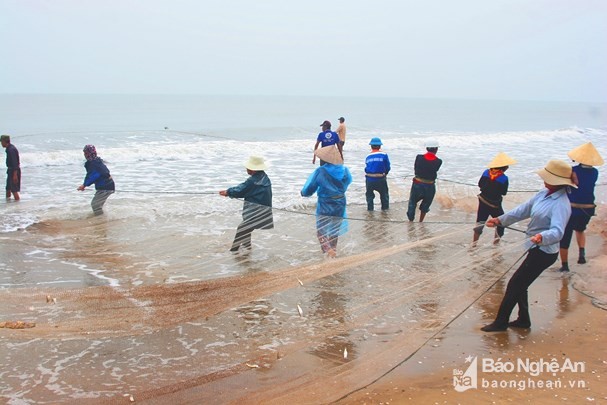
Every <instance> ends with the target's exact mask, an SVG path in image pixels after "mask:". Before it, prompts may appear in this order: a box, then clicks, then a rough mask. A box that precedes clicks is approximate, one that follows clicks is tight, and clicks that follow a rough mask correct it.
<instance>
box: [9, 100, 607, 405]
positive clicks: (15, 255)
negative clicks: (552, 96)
mask: <svg viewBox="0 0 607 405" xmlns="http://www.w3.org/2000/svg"><path fill="white" fill-rule="evenodd" d="M606 114H607V108H606V106H605V105H589V104H575V103H573V104H571V103H541V102H504V101H460V100H404V99H363V98H359V99H352V98H330V97H326V98H323V97H319V98H312V97H308V98H302V97H202V96H127V95H122V96H109V95H104V96H93V95H79V96H75V95H71V96H31V95H27V96H26V95H20V96H6V95H4V96H0V122H1V123H2V125H3V128H2V132H3V133H8V134H10V135H11V136H12V140H13V143H14V144H15V146H16V147H17V148H18V149H19V151H20V154H21V162H22V170H23V184H22V190H21V196H22V201H20V202H18V203H16V202H12V201H11V202H7V201H5V200H4V199H1V200H0V293H1V294H0V320H23V321H27V322H33V323H36V327H35V328H34V329H31V330H24V331H10V330H6V329H2V331H3V336H4V337H5V344H4V345H3V347H4V348H5V350H4V351H2V352H1V353H0V354H1V356H2V358H3V360H4V364H5V365H6V366H5V369H6V370H7V372H6V373H5V374H4V376H3V378H2V383H3V384H0V394H1V395H2V396H3V398H7V400H8V401H9V402H10V403H22V402H28V401H29V402H31V401H34V402H35V401H40V399H41V398H43V399H44V400H46V401H49V402H53V403H61V402H73V400H74V398H87V399H88V398H104V399H108V398H114V399H115V398H117V397H122V396H123V395H125V394H126V396H128V395H129V393H135V394H134V395H135V399H136V400H137V399H139V395H140V394H142V395H145V394H146V393H148V394H149V393H150V392H151V393H152V395H153V393H154V392H157V393H159V394H160V393H161V392H160V391H156V390H157V389H159V388H167V387H168V388H170V389H171V391H170V392H173V390H172V389H173V388H177V389H184V388H186V389H187V387H188V386H189V385H187V384H188V383H191V382H198V384H200V385H201V389H200V390H198V391H197V393H198V394H196V395H200V396H201V398H204V396H205V395H207V394H208V395H212V396H213V397H212V398H211V399H210V400H209V401H207V402H212V401H213V400H217V396H216V393H217V392H218V390H217V389H216V388H217V387H218V386H221V384H222V380H223V378H224V376H226V375H228V376H229V375H232V374H233V373H234V372H238V370H242V369H243V368H245V367H246V366H245V365H249V364H251V365H252V366H255V365H257V366H259V367H260V368H262V369H263V374H260V375H263V376H264V377H261V378H259V379H256V380H255V381H256V383H254V384H253V385H252V387H251V389H250V390H246V389H243V390H232V392H234V393H236V392H247V395H250V394H251V393H254V392H255V391H256V390H257V389H259V387H260V386H259V385H258V384H262V385H263V381H266V382H267V384H268V385H270V384H271V385H272V386H277V387H282V386H284V387H287V386H292V384H293V383H294V382H293V381H294V380H297V379H299V380H298V381H301V380H303V381H308V380H309V379H310V378H312V376H317V378H320V379H324V380H327V376H333V375H335V374H331V373H336V372H337V373H339V374H340V375H343V372H344V370H346V369H345V368H342V367H341V366H342V365H345V363H346V362H350V361H351V360H357V361H354V362H352V363H350V364H349V365H348V370H349V369H350V368H349V367H352V369H351V371H352V372H353V374H352V375H356V376H357V378H359V377H360V376H361V375H363V374H364V373H361V372H358V370H357V369H356V368H355V367H362V368H365V369H367V368H368V367H369V366H368V365H369V364H371V363H374V364H380V363H383V364H385V365H387V366H385V367H390V368H391V367H392V364H393V363H394V362H395V361H396V362H398V361H399V360H402V361H404V360H403V359H406V358H408V357H410V354H411V353H414V352H415V350H416V349H418V348H419V347H420V346H421V345H423V344H425V343H427V342H428V340H429V339H430V338H431V337H433V336H437V335H436V333H437V332H438V330H439V328H442V327H443V326H444V325H445V324H447V323H449V322H450V321H452V320H453V319H454V318H455V317H457V316H458V315H459V314H461V313H462V312H463V311H464V310H465V309H466V308H467V307H469V306H470V303H472V302H474V301H475V300H477V299H478V297H479V294H481V293H482V292H483V291H487V289H488V288H489V287H491V286H493V285H495V286H496V287H495V288H496V289H497V290H498V291H500V288H501V289H502V290H503V287H504V284H505V282H504V277H503V276H504V275H505V274H506V273H507V272H508V271H509V270H511V269H512V268H513V266H514V265H515V264H516V263H517V259H520V258H521V257H522V256H521V255H522V254H523V251H522V249H521V244H522V241H523V240H524V234H522V233H521V232H516V231H515V230H513V229H508V230H507V231H506V234H505V236H504V238H503V239H502V241H501V242H500V244H499V245H497V246H496V245H493V243H492V242H493V241H492V232H489V231H486V232H485V233H484V234H483V235H482V237H481V240H480V241H479V246H477V248H475V249H470V241H471V239H472V228H473V227H474V221H475V210H476V204H477V202H476V194H477V193H478V187H477V186H476V182H477V181H478V178H479V176H480V175H481V173H482V171H483V170H484V169H485V166H486V164H487V163H488V162H489V161H490V160H491V159H492V158H493V156H494V155H495V154H496V153H498V152H500V151H504V152H506V153H508V154H509V155H510V156H512V157H513V158H515V159H516V160H517V161H518V163H517V164H516V165H513V166H512V167H511V168H510V169H509V171H508V175H509V177H510V184H511V185H510V192H509V193H508V195H507V196H506V198H505V201H504V206H505V207H506V208H508V207H512V206H513V205H515V204H516V203H517V202H520V201H522V200H524V199H527V198H529V197H530V196H532V195H533V193H534V192H535V191H536V190H539V189H540V188H541V186H542V182H541V180H540V179H539V177H538V176H537V174H535V171H536V170H538V169H539V168H541V167H543V165H544V164H545V163H546V161H547V160H549V159H554V158H559V159H565V160H567V155H566V153H567V151H569V150H570V149H572V148H573V147H575V146H577V145H579V144H582V143H584V142H588V141H591V142H593V143H594V144H595V145H596V146H597V148H598V149H599V151H600V152H601V154H603V156H607V149H606V146H607V145H606V143H605V134H606V132H607V128H606V127H605V117H606V116H607V115H606ZM340 116H344V117H345V118H346V123H347V124H348V138H347V141H346V145H345V148H344V150H345V152H344V156H345V161H346V165H347V166H348V167H349V168H350V170H351V171H352V175H353V178H354V181H353V184H352V185H351V186H350V188H349V190H348V192H347V199H348V207H347V212H348V217H349V222H350V231H349V232H348V233H347V234H345V235H343V236H340V238H339V243H338V248H337V250H338V253H337V258H336V259H334V260H329V259H325V258H324V257H323V255H322V253H321V251H320V248H319V244H318V241H317V240H316V229H315V217H314V207H315V201H316V200H315V198H303V197H301V196H300V194H299V191H300V189H301V187H302V185H303V184H304V182H305V180H306V178H307V176H308V175H309V174H310V173H311V172H312V171H313V170H314V168H315V166H314V165H312V149H313V146H314V143H315V139H316V136H317V134H318V132H319V129H320V128H319V125H320V123H321V122H322V121H324V120H326V119H328V120H331V121H332V122H333V123H334V125H335V124H336V120H337V118H339V117H340ZM334 128H335V127H334ZM374 136H379V137H381V138H382V140H383V142H384V150H385V151H386V152H387V153H388V154H389V156H390V159H391V161H392V171H391V172H390V175H389V177H388V179H389V185H390V196H391V201H390V204H391V205H390V210H389V211H388V212H385V213H384V212H372V213H368V212H366V203H365V197H364V191H365V187H364V159H365V156H366V155H367V153H368V152H369V145H368V143H369V140H370V138H371V137H374ZM429 138H434V139H436V140H438V142H439V143H440V148H439V152H438V155H439V157H441V158H442V159H443V161H444V164H443V167H442V168H441V170H440V172H439V181H438V183H437V190H438V192H437V198H436V200H435V202H434V203H433V205H432V207H431V211H430V213H429V214H428V216H427V217H426V221H425V222H424V223H423V224H419V223H412V224H411V223H408V221H407V220H406V217H405V211H406V202H407V200H408V194H409V187H410V184H411V175H412V171H413V162H414V160H415V156H416V155H417V154H418V153H423V151H424V143H425V141H426V140H427V139H429ZM85 144H94V145H95V146H96V147H97V151H98V153H99V156H100V157H102V158H103V159H104V160H105V161H106V163H107V165H108V167H109V168H110V170H111V173H112V177H113V178H114V179H115V181H116V189H117V192H116V193H115V194H114V195H112V196H111V197H110V198H109V200H108V202H107V203H106V206H105V214H104V215H103V216H99V217H94V216H93V215H92V211H91V208H90V200H91V198H92V195H93V192H94V191H93V190H86V191H84V192H78V191H76V187H77V186H78V185H80V184H81V183H82V180H83V178H84V174H85V170H84V167H83V165H84V157H83V154H82V148H83V146H84V145H85ZM251 154H259V155H263V156H264V157H265V158H266V159H267V160H268V162H269V164H270V168H269V169H268V170H267V173H268V175H269V177H270V178H271V180H272V183H273V194H274V199H273V202H274V208H275V209H274V222H275V227H274V229H272V230H264V231H255V232H254V233H253V249H252V250H251V251H250V252H240V253H237V254H233V253H231V252H229V251H228V249H229V247H230V244H231V241H232V238H233V237H234V231H235V228H236V226H237V225H238V223H239V222H240V221H241V209H242V201H240V200H236V199H229V198H224V197H221V196H219V195H218V191H219V190H222V189H225V188H227V187H229V186H233V185H236V184H238V183H240V182H242V181H244V180H245V179H246V178H247V174H246V172H245V169H244V167H243V163H244V161H246V160H247V158H248V156H249V155H251ZM3 169H4V159H2V160H1V161H0V170H1V171H2V172H4V170H3ZM604 183H605V180H604V179H603V178H602V177H600V178H599V184H603V185H602V186H599V187H597V196H598V203H599V204H601V205H603V204H604V203H605V186H604ZM377 203H378V201H377V200H376V204H377ZM522 227H523V228H524V224H523V225H522ZM589 242H592V239H591V238H589ZM588 249H589V250H591V249H593V247H592V246H590V245H589V246H588ZM585 270H586V269H582V270H581V271H579V272H578V274H581V275H582V277H581V278H576V279H575V280H580V279H582V280H583V281H585V282H587V285H588V286H589V288H588V289H586V290H585V291H588V290H591V291H590V292H591V293H594V292H595V290H596V286H597V285H604V284H605V283H604V275H602V274H599V275H594V276H592V275H591V277H589V278H588V274H587V271H585ZM543 276H544V277H559V278H560V275H559V274H558V273H554V272H550V271H547V272H546V274H544V275H543ZM584 277H585V278H584ZM572 279H573V278H572ZM302 280H303V281H302ZM500 280H501V281H500ZM564 280H565V281H566V279H564ZM496 283H497V284H496ZM558 285H559V286H560V280H559V283H558ZM589 295H591V294H589ZM561 296H562V293H561ZM594 296H596V295H594ZM45 297H47V299H46V300H45ZM49 298H50V300H49ZM602 298H604V297H602ZM55 299H56V300H57V301H56V303H55V301H54V300H55ZM561 300H562V299H561ZM603 301H604V300H603ZM561 304H562V302H561ZM478 305H479V306H478V307H476V309H477V310H479V311H480V312H481V313H482V316H483V318H486V319H485V320H487V321H488V320H489V319H490V318H492V316H493V314H494V311H495V305H494V303H492V302H491V300H481V301H479V304H478ZM534 305H536V307H534V311H536V312H534V313H535V314H537V313H539V312H540V311H542V312H541V313H542V316H539V315H537V316H536V317H535V318H534V325H539V329H543V328H544V326H545V327H548V324H547V323H548V322H550V320H551V319H552V318H553V316H557V315H556V314H555V313H554V312H556V311H560V310H562V307H563V305H561V306H559V305H554V304H553V303H552V302H545V303H544V302H542V304H539V305H537V304H534ZM534 316H535V315H534ZM536 319H537V320H536ZM542 322H545V323H542ZM387 347H388V348H390V347H391V348H392V349H391V350H388V349H387ZM344 348H347V351H348V357H347V358H346V356H345V352H344ZM487 350H491V349H490V347H488V349H487ZM382 356H383V357H382ZM386 356H388V357H386ZM382 358H383V359H385V361H377V359H380V360H381V359H382ZM278 359H280V361H278ZM318 359H322V361H318ZM370 359H373V361H372V362H370V361H368V360H370ZM249 367H251V366H249ZM333 367H335V369H336V370H337V371H334V369H333ZM332 370H333V371H332ZM386 371H387V370H384V369H383V368H381V367H380V369H379V375H381V374H383V373H385V372H386ZM369 375H371V374H369ZM379 375H378V376H379ZM318 376H320V377H318ZM373 378H375V377H373ZM330 380H331V381H332V380H333V377H330ZM202 381H204V382H202ZM283 381H284V382H285V383H284V384H283V383H282V382H283ZM183 382H185V384H186V385H184V386H180V385H179V384H181V383H183ZM206 382H208V385H207V386H203V385H204V384H205V383H206ZM214 383H217V384H219V385H214ZM227 383H228V384H229V383H230V382H229V381H228V382H227ZM360 383H361V384H367V381H366V380H363V381H361V382H360ZM234 386H236V385H234ZM238 386H241V385H238ZM224 391H225V390H224ZM167 392H168V391H167ZM235 395H236V394H235ZM143 398H145V396H144V397H143ZM147 398H150V396H148V397H147ZM249 398H250V397H249ZM221 399H222V400H224V402H225V398H224V397H223V396H222V397H221Z"/></svg>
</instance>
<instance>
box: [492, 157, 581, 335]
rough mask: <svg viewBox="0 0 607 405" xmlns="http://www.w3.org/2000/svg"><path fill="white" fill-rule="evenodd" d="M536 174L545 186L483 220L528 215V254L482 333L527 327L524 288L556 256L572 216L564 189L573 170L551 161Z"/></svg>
mask: <svg viewBox="0 0 607 405" xmlns="http://www.w3.org/2000/svg"><path fill="white" fill-rule="evenodd" d="M537 173H538V174H539V176H540V177H541V178H542V179H543V180H544V186H545V187H546V188H544V189H543V190H541V191H540V192H538V193H537V194H536V195H535V196H533V197H532V198H531V199H530V200H529V201H527V202H525V203H523V204H521V205H519V206H518V207H516V208H514V209H513V210H511V211H509V212H507V213H505V214H504V215H500V216H499V217H497V218H490V219H488V220H487V222H486V225H487V226H489V227H495V226H505V227H507V226H510V225H512V224H513V223H515V222H518V221H522V220H524V219H527V218H530V221H529V224H528V225H527V230H526V234H527V236H529V239H527V240H526V241H525V248H526V249H527V252H526V254H527V257H525V260H524V261H523V263H522V264H521V265H520V267H519V268H518V269H517V270H516V272H515V273H514V274H513V275H512V277H511V278H510V281H508V287H507V288H506V293H505V294H504V298H503V299H502V303H501V304H500V307H499V310H498V311H497V315H496V317H495V320H494V321H493V322H492V323H490V324H489V325H485V326H483V327H482V328H481V330H482V331H484V332H499V331H505V330H506V329H508V327H513V328H530V327H531V317H530V316H529V301H528V297H527V289H528V288H529V286H530V285H531V283H533V281H534V280H535V279H536V278H538V277H539V275H540V274H542V272H543V271H544V270H546V269H547V268H548V267H550V266H551V265H552V264H553V263H554V262H556V259H557V258H558V253H559V241H560V240H561V238H562V237H563V234H564V232H565V226H567V221H569V216H570V215H571V206H570V205H569V199H568V198H567V190H568V189H569V188H570V187H576V186H575V182H574V179H573V171H572V170H571V166H569V165H568V164H567V163H566V162H563V161H562V160H551V161H549V162H548V163H547V164H546V167H544V168H543V169H541V170H539V171H538V172H537ZM517 305H518V318H517V319H516V320H515V321H512V322H510V314H511V313H512V310H513V309H514V307H515V306H517Z"/></svg>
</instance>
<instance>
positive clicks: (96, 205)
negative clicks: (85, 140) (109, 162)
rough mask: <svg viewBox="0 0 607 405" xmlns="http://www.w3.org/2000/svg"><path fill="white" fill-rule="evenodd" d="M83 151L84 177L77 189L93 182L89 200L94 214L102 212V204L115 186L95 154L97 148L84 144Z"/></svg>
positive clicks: (82, 189) (80, 189)
mask: <svg viewBox="0 0 607 405" xmlns="http://www.w3.org/2000/svg"><path fill="white" fill-rule="evenodd" d="M82 151H83V152H84V158H85V159H86V162H85V163H84V168H85V169H86V177H85V178H84V182H83V183H82V184H81V185H80V186H78V191H84V189H85V188H86V187H88V186H90V185H91V184H95V190H96V191H95V196H94V197H93V200H92V201H91V207H92V208H93V213H94V214H95V215H101V214H103V205H104V204H105V202H106V200H107V199H108V197H109V196H110V195H112V194H114V190H115V189H116V186H115V185H114V179H112V176H111V175H110V170H109V169H108V168H107V166H106V165H105V163H104V162H103V160H101V158H100V157H98V156H97V150H96V149H95V146H93V145H86V146H85V147H84V149H83V150H82Z"/></svg>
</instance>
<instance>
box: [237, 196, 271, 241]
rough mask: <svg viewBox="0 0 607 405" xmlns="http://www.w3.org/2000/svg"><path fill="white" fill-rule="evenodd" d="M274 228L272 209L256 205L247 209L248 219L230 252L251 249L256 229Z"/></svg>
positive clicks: (238, 229) (243, 223)
mask: <svg viewBox="0 0 607 405" xmlns="http://www.w3.org/2000/svg"><path fill="white" fill-rule="evenodd" d="M272 228H274V219H273V217H272V208H270V207H266V206H262V205H254V206H252V207H251V206H249V207H247V219H245V220H243V221H242V222H241V223H240V225H238V228H236V235H235V236H234V241H233V242H232V247H231V248H230V251H232V252H236V251H238V249H240V247H241V246H242V247H243V248H247V249H248V248H250V247H251V234H252V233H253V231H254V230H255V229H272Z"/></svg>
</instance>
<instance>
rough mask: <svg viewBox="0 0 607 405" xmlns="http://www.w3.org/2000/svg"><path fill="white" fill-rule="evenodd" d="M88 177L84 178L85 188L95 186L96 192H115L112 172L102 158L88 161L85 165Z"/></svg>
mask: <svg viewBox="0 0 607 405" xmlns="http://www.w3.org/2000/svg"><path fill="white" fill-rule="evenodd" d="M84 168H85V169H86V176H85V177H84V183H83V184H84V186H85V187H88V186H90V185H91V184H93V183H94V184H95V190H114V189H115V188H116V186H115V185H114V180H113V179H112V176H110V170H109V169H108V168H107V166H106V165H105V163H103V160H101V158H99V157H97V158H95V159H93V160H87V161H86V163H85V164H84Z"/></svg>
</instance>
